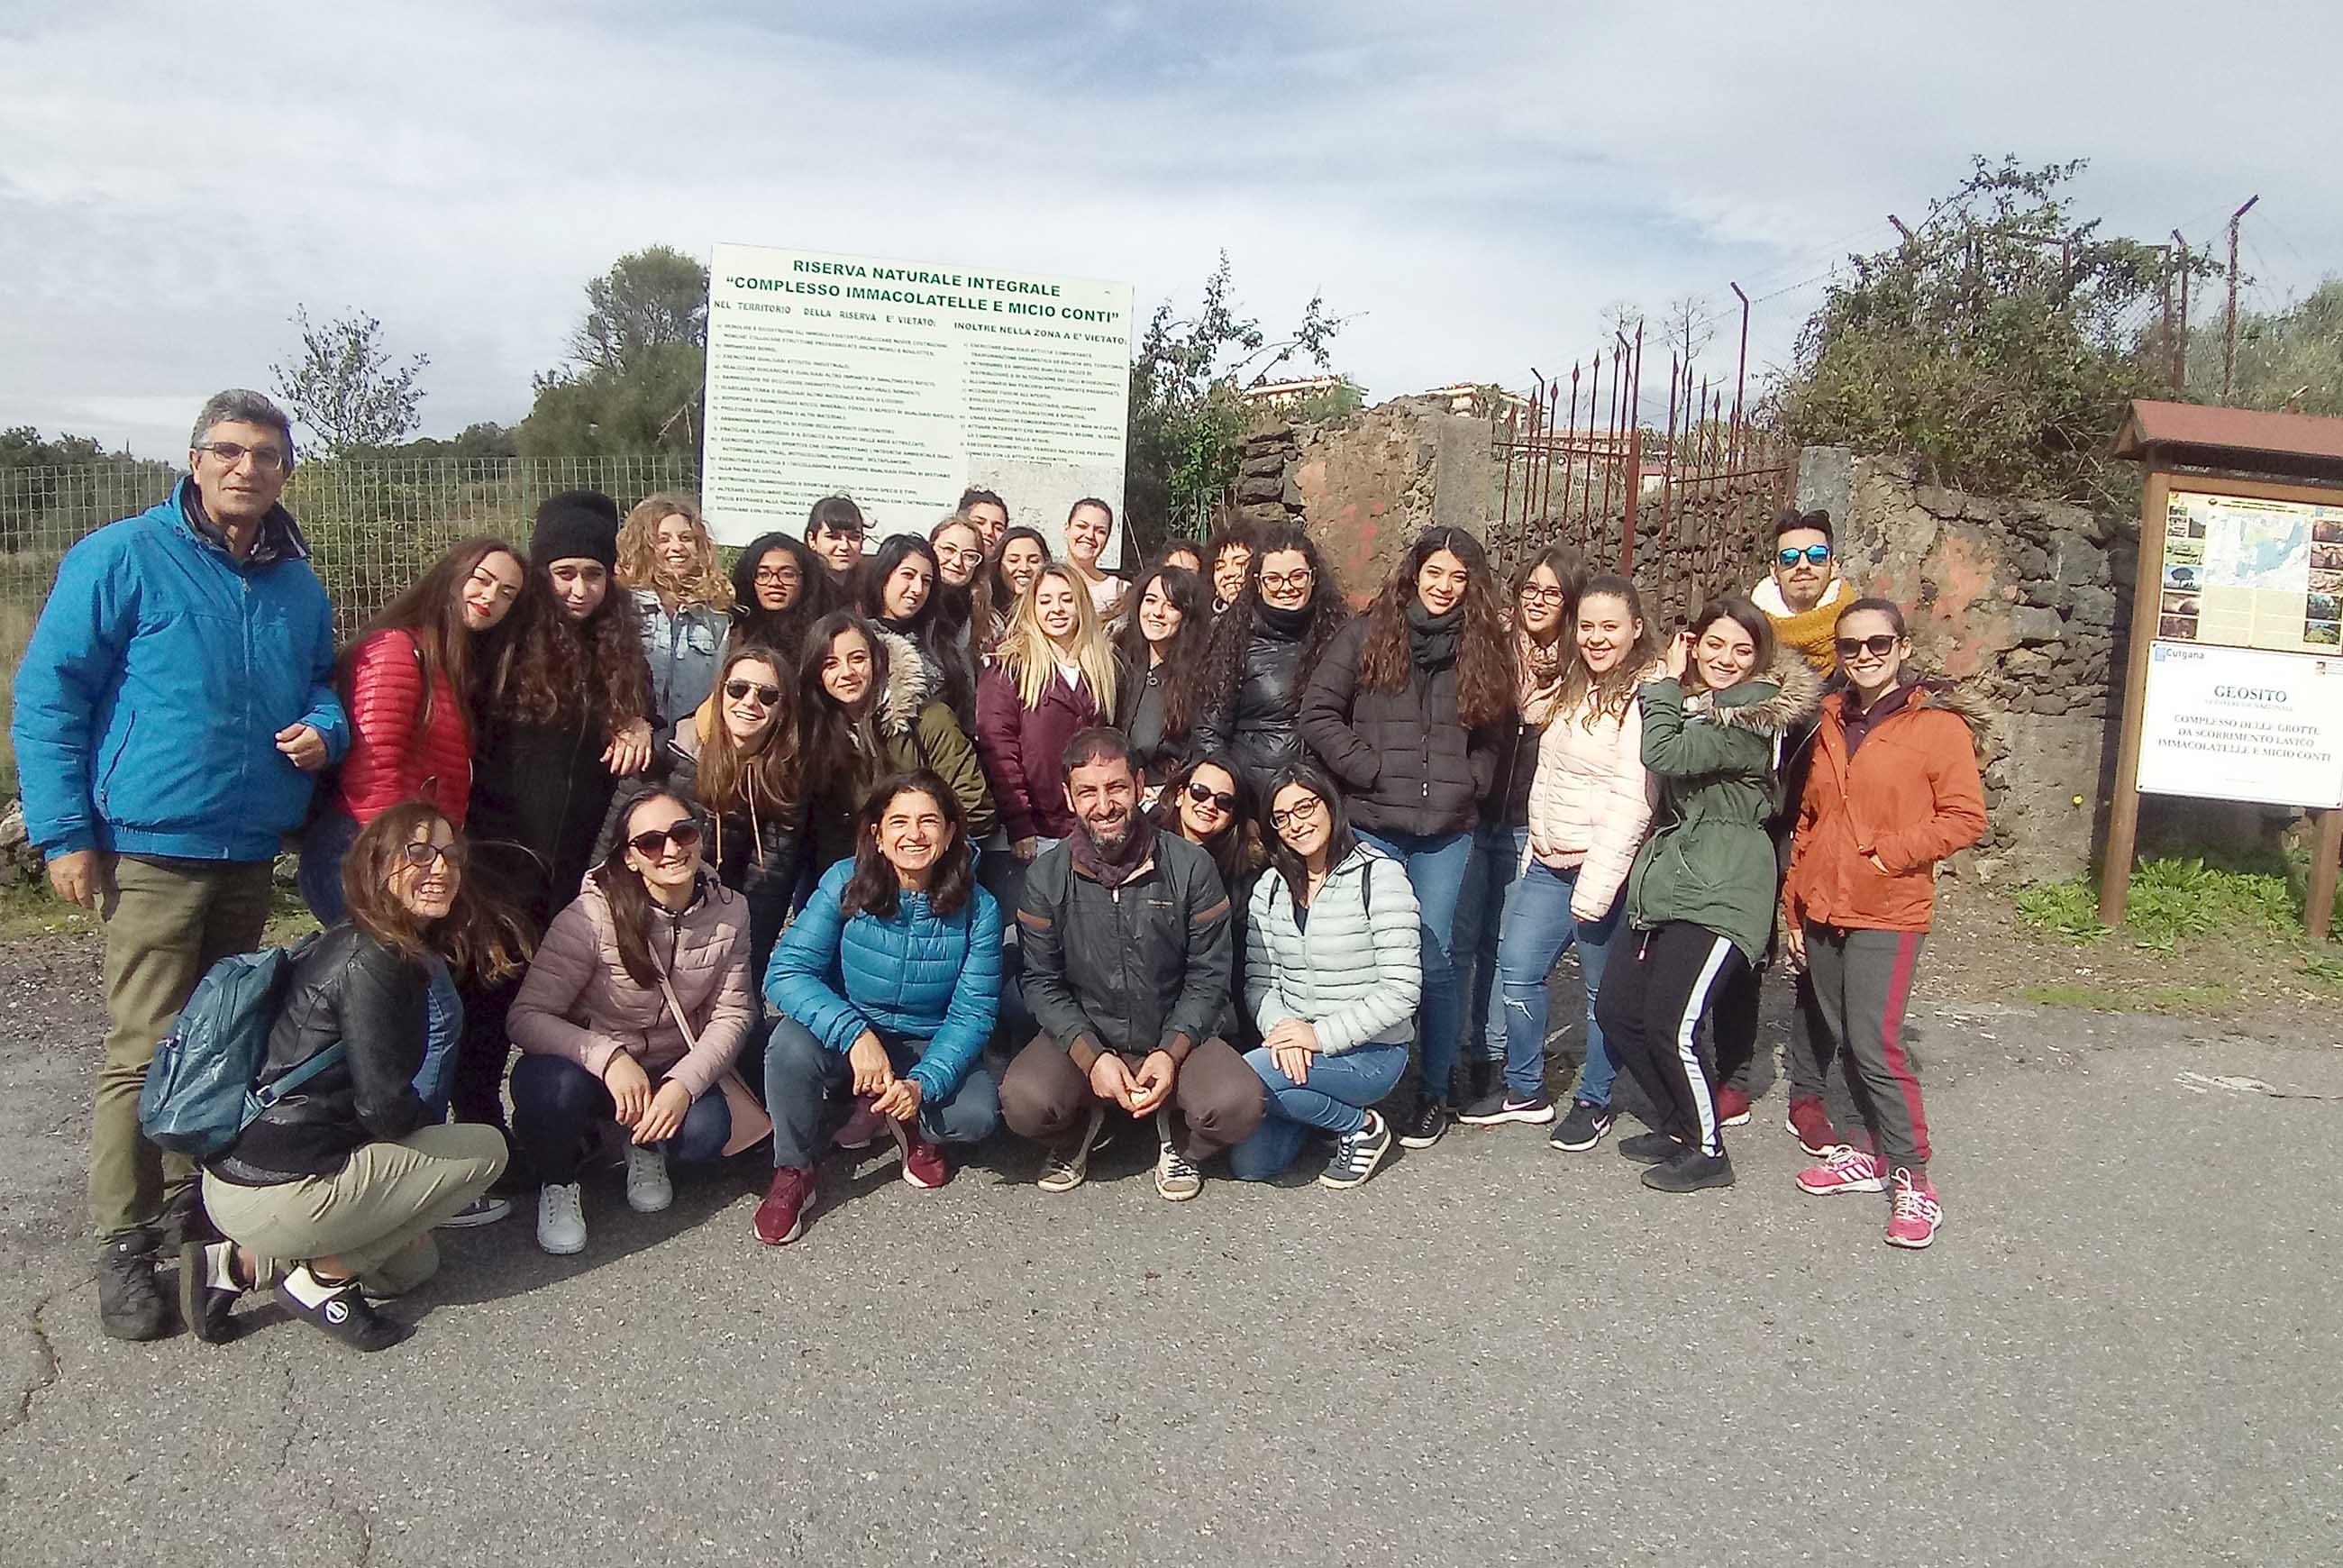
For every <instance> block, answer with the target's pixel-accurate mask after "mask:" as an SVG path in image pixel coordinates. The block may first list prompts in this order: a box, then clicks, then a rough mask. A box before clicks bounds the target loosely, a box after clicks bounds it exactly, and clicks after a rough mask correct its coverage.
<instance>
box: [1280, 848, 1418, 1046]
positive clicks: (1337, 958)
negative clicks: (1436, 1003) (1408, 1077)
mask: <svg viewBox="0 0 2343 1568" xmlns="http://www.w3.org/2000/svg"><path fill="white" fill-rule="evenodd" d="M1370 868H1373V869H1372V870H1370ZM1249 911H1250V912H1249V914H1248V917H1247V919H1246V921H1245V962H1244V982H1245V1006H1246V1007H1247V1008H1249V1009H1250V1010H1252V1015H1253V1019H1254V1020H1255V1021H1256V1022H1258V1023H1259V1024H1260V1026H1261V1031H1262V1033H1263V1034H1267V1033H1268V1032H1269V1031H1270V1030H1272V1029H1274V1028H1276V1027H1277V1026H1278V1025H1279V1024H1281V1023H1282V1022H1284V1021H1285V1020H1287V1019H1289V1018H1300V1019H1306V1020H1309V1022H1310V1024H1311V1025H1312V1028H1314V1029H1315V1030H1317V1032H1318V1049H1319V1050H1320V1051H1321V1052H1322V1053H1323V1054H1325V1055H1328V1056H1333V1055H1339V1054H1340V1053H1341V1052H1342V1051H1346V1050H1351V1049H1352V1048H1353V1047H1354V1046H1361V1045H1367V1044H1380V1043H1386V1042H1388V1043H1396V1044H1405V1043H1406V1042H1407V1041H1409V1040H1413V1039H1414V1038H1415V1004H1416V1002H1417V1000H1419V998H1420V997H1421V996H1422V995H1423V920H1422V917H1421V915H1420V913H1419V911H1418V910H1417V906H1416V901H1415V890H1414V889H1413V888H1412V887H1410V886H1409V885H1408V880H1407V868H1406V867H1404V866H1403V865H1401V864H1400V863H1399V862H1398V861H1396V860H1394V859H1392V858H1391V857H1390V856H1388V855H1385V854H1383V852H1382V851H1381V850H1379V849H1371V848H1369V847H1368V846H1366V845H1364V844H1361V845H1360V846H1359V847H1358V848H1357V849H1353V850H1352V851H1351V852H1350V853H1349V854H1348V855H1345V856H1344V857H1342V864H1341V865H1339V866H1336V867H1335V868H1334V869H1332V871H1330V872H1328V873H1327V875H1326V879H1325V880H1324V881H1323V882H1321V883H1320V884H1319V885H1318V896H1317V897H1316V898H1315V899H1313V900H1312V901H1311V904H1310V908H1309V910H1308V911H1307V914H1308V919H1306V920H1298V919H1296V918H1295V910H1294V908H1293V895H1292V892H1291V891H1290V890H1288V889H1287V888H1286V885H1285V879H1284V878H1283V877H1282V876H1280V875H1279V874H1278V873H1277V871H1276V870H1274V869H1271V870H1268V871H1264V872H1262V876H1261V879H1260V880H1259V881H1257V882H1255V883H1254V884H1253V890H1252V902H1251V904H1250V906H1249Z"/></svg>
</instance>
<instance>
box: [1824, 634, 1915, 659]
mask: <svg viewBox="0 0 2343 1568" xmlns="http://www.w3.org/2000/svg"><path fill="white" fill-rule="evenodd" d="M1901 640H1902V639H1901V638H1898V637H1897V636H1896V634H1895V633H1894V632H1892V631H1883V632H1881V633H1880V634H1879V635H1878V636H1877V637H1842V638H1838V639H1837V647H1838V656H1839V657H1840V658H1854V657H1855V655H1857V654H1859V653H1867V654H1869V655H1871V657H1872V658H1886V657H1887V656H1888V655H1889V654H1891V653H1894V652H1895V651H1896V643H1898V642H1899V641H1901Z"/></svg>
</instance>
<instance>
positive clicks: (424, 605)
mask: <svg viewBox="0 0 2343 1568" xmlns="http://www.w3.org/2000/svg"><path fill="white" fill-rule="evenodd" d="M494 555H508V556H510V557H512V558H513V559H514V560H516V561H518V562H519V563H520V571H521V592H520V597H521V598H523V599H526V598H528V576H529V571H528V557H527V556H525V555H523V554H522V553H521V552H520V551H518V550H517V549H515V548H513V547H512V546H510V545H508V544H507V543H505V541H504V540H502V539H498V538H488V537H487V536H485V535H483V536H480V537H478V538H468V539H459V540H458V541H457V542H456V543H455V544H454V545H452V546H450V547H449V548H448V549H447V554H445V555H443V556H441V557H440V558H438V559H437V560H436V561H433V562H432V563H431V565H430V568H428V569H427V570H426V571H425V572H424V574H423V575H422V576H421V577H419V578H416V579H415V581H414V582H413V583H411V584H409V585H408V586H407V591H406V592H404V593H402V594H400V595H399V596H398V597H397V598H395V599H392V600H391V601H390V602H389V603H388V604H387V605H385V606H383V608H382V609H381V610H380V611H379V612H377V614H376V616H375V618H373V619H372V620H369V621H367V623H366V626H365V628H363V629H361V630H360V631H359V633H358V635H357V639H356V640H355V641H353V642H352V643H351V644H350V646H349V647H348V648H344V649H343V650H342V657H341V661H340V667H339V668H337V670H336V672H335V685H336V686H337V688H338V689H340V691H341V694H342V702H343V704H344V706H346V707H347V705H348V704H349V702H350V700H351V691H350V680H351V673H352V670H353V668H355V666H356V665H357V652H358V649H359V648H362V647H364V646H365V644H366V642H367V638H371V637H373V636H375V635H376V634H377V633H378V632H385V631H403V632H405V633H406V634H407V636H408V637H409V638H413V639H414V642H415V648H416V651H417V653H418V654H419V655H421V656H422V660H423V717H424V719H429V718H430V716H431V704H432V702H433V701H434V700H435V697H434V694H435V693H436V692H437V689H438V685H439V682H440V681H441V680H442V679H445V680H446V681H447V688H448V689H449V690H451V691H453V692H454V693H455V694H456V708H457V711H458V713H459V714H461V715H462V716H463V719H464V727H465V728H466V729H471V728H472V705H473V691H472V681H473V677H474V672H475V671H477V670H479V669H484V668H488V667H489V666H491V665H492V664H493V663H494V662H495V659H496V656H497V652H498V649H499V648H502V647H503V646H504V644H505V643H506V642H507V641H508V640H509V638H510V635H511V632H512V629H513V623H514V621H515V620H516V619H517V618H518V617H519V615H520V611H521V607H520V605H519V603H518V602H516V603H515V604H514V605H513V607H512V608H511V609H510V610H508V611H507V612H506V614H505V618H504V619H502V620H500V621H498V623H497V624H496V625H495V626H492V627H490V628H488V630H486V631H478V632H476V631H474V630H473V629H472V628H469V627H468V626H466V625H465V624H464V606H463V601H462V594H463V589H464V585H465V584H466V583H468V582H469V581H470V580H471V578H472V574H473V573H474V572H476V571H478V569H479V568H480V563H481V562H482V561H485V560H487V559H488V558H489V557H490V556H494Z"/></svg>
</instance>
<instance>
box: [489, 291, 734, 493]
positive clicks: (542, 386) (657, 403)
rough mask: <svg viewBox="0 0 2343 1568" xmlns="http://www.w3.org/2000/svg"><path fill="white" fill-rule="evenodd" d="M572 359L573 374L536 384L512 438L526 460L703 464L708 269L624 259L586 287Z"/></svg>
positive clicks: (549, 375)
mask: <svg viewBox="0 0 2343 1568" xmlns="http://www.w3.org/2000/svg"><path fill="white" fill-rule="evenodd" d="M569 350H570V354H571V357H572V363H571V365H570V366H569V367H565V368H561V369H555V370H549V371H547V372H545V373H544V374H542V375H540V376H538V377H537V378H536V381H535V386H536V389H537V397H536V400H535V402H534V403H533V404H532V405H531V406H530V407H529V411H528V417H527V418H526V419H523V420H522V421H521V422H520V427H519V428H518V431H517V432H516V433H515V434H516V437H517V439H518V443H519V447H520V450H521V451H522V453H523V454H525V455H527V456H530V457H538V456H545V457H571V456H578V457H586V456H610V455H618V454H623V453H630V452H655V451H675V452H687V453H689V454H691V455H692V456H694V457H697V456H698V455H699V437H700V432H701V430H702V429H703V428H704V427H706V424H707V419H706V404H707V382H708V268H706V267H705V266H701V265H700V264H699V262H697V261H695V260H693V259H692V258H691V257H689V256H686V255H684V254H683V253H682V252H680V251H678V250H675V249H673V248H671V247H669V246H663V245H655V246H650V247H649V249H647V250H639V251H634V252H632V253H630V254H628V255H626V256H620V257H619V258H618V260H617V261H616V262H614V263H613V264H612V265H611V266H610V270H609V271H608V272H606V273H604V274H603V275H602V276H599V277H598V278H596V279H594V280H593V281H592V282H590V283H588V285H587V286H586V314H585V316H584V317H582V318H581V319H580V320H579V322H578V326H577V327H576V328H575V329H574V330H573V331H572V332H571V333H570V337H569Z"/></svg>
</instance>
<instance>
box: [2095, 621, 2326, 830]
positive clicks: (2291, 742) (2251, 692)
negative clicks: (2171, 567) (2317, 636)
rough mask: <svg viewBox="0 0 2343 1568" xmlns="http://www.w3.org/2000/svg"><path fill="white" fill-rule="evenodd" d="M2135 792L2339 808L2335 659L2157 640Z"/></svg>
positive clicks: (2149, 672) (2149, 668) (2149, 662)
mask: <svg viewBox="0 0 2343 1568" xmlns="http://www.w3.org/2000/svg"><path fill="white" fill-rule="evenodd" d="M2140 718H2141V723H2140V746H2139V788H2140V789H2143V790H2145V791H2147V793H2149V794H2154V795H2188V796H2194V797H2197V798H2198V799H2209V800H2247V801H2255V802H2258V803H2260V804H2263V805H2270V806H2301V807H2306V808H2312V809H2331V808H2334V807H2338V806H2343V657H2329V656H2324V655H2318V654H2304V653H2276V652H2271V651H2268V650H2267V649H2263V648H2221V647H2217V646H2214V645H2211V644H2207V643H2188V642H2177V641H2157V642H2155V643H2153V644H2151V645H2150V646H2149V648H2148V653H2147V697H2146V700H2145V702H2144V703H2143V705H2142V711H2141V716H2140Z"/></svg>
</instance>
